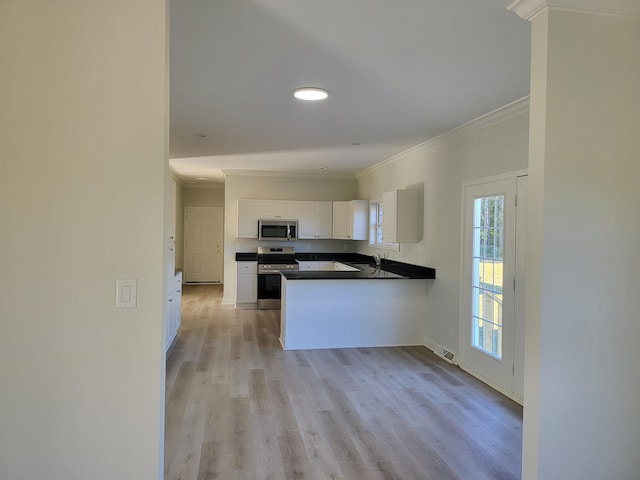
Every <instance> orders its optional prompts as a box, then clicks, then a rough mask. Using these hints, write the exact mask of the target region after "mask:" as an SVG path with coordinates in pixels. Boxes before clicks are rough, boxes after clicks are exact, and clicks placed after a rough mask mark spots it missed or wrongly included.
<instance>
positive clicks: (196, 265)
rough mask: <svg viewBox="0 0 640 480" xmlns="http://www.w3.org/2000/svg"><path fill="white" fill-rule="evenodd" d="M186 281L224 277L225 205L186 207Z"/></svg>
mask: <svg viewBox="0 0 640 480" xmlns="http://www.w3.org/2000/svg"><path fill="white" fill-rule="evenodd" d="M184 219H185V220H184V225H185V226H184V281H185V283H219V282H220V281H221V279H222V242H223V228H224V227H223V226H224V211H223V208H222V207H185V209H184Z"/></svg>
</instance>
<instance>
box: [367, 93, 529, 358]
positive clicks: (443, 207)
mask: <svg viewBox="0 0 640 480" xmlns="http://www.w3.org/2000/svg"><path fill="white" fill-rule="evenodd" d="M526 107H527V101H526V99H525V100H522V101H519V102H516V103H515V104H513V105H511V106H508V107H505V109H503V110H502V111H498V112H495V113H493V114H491V115H489V116H487V117H485V118H482V119H479V120H478V121H476V122H471V124H469V125H466V126H464V127H461V128H460V129H459V130H458V131H457V132H455V131H454V132H450V133H449V134H447V135H445V136H444V137H443V138H441V139H438V140H436V141H433V142H431V143H428V144H426V145H425V146H424V148H418V149H414V150H413V151H409V152H407V153H405V154H402V155H399V156H398V157H396V158H395V159H393V160H392V161H389V162H388V163H386V164H383V165H382V166H380V167H376V168H373V169H369V170H368V171H365V172H364V173H363V174H362V175H360V176H359V178H358V197H361V198H370V199H380V198H381V197H382V193H383V192H386V191H390V190H393V189H402V188H406V187H411V188H417V189H420V190H422V195H421V197H422V198H423V200H424V204H423V206H422V208H421V209H420V211H422V213H423V219H422V221H423V225H424V235H423V239H422V241H420V242H419V243H417V244H402V245H401V246H400V251H399V252H393V251H386V250H376V249H372V248H370V247H369V246H368V244H366V243H365V242H361V243H360V250H359V251H360V252H361V253H367V254H373V253H374V252H375V253H380V254H381V255H385V254H386V256H387V258H392V259H394V260H398V261H402V262H407V263H412V264H416V265H422V266H428V267H433V268H435V269H436V276H437V278H436V280H435V281H433V282H432V285H431V288H430V290H429V294H428V295H429V298H428V307H427V312H428V313H427V324H428V333H427V335H428V337H429V339H430V340H432V341H434V342H436V343H438V344H440V345H442V346H444V347H446V348H447V349H449V350H451V351H454V352H457V351H458V322H459V301H460V237H461V232H460V228H461V224H462V219H461V216H462V206H461V195H462V182H464V181H466V180H472V179H476V178H482V177H486V176H490V175H497V174H501V173H506V172H511V171H516V170H521V169H525V168H527V151H528V110H527V108H526ZM474 126H475V127H476V128H474ZM459 134H460V135H459Z"/></svg>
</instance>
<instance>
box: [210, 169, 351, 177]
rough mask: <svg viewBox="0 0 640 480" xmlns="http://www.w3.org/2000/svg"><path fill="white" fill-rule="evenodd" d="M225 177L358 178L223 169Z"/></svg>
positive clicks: (333, 174) (324, 174)
mask: <svg viewBox="0 0 640 480" xmlns="http://www.w3.org/2000/svg"><path fill="white" fill-rule="evenodd" d="M222 173H223V174H224V176H225V177H232V176H238V177H278V178H321V179H331V180H353V179H355V178H356V176H355V174H353V173H339V172H317V173H316V172H286V171H266V170H230V169H226V168H225V169H222Z"/></svg>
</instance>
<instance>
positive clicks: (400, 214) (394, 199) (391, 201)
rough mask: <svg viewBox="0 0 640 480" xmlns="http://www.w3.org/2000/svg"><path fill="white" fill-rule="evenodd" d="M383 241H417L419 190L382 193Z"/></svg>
mask: <svg viewBox="0 0 640 480" xmlns="http://www.w3.org/2000/svg"><path fill="white" fill-rule="evenodd" d="M382 211H383V212H384V216H383V220H382V241H383V242H388V243H417V242H418V241H419V240H420V239H419V235H418V191H417V190H393V191H392V192H386V193H383V194H382Z"/></svg>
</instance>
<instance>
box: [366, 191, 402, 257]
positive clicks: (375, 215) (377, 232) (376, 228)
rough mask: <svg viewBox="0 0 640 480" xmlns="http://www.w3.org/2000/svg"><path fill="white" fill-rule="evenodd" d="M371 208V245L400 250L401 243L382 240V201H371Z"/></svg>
mask: <svg viewBox="0 0 640 480" xmlns="http://www.w3.org/2000/svg"><path fill="white" fill-rule="evenodd" d="M369 208H370V217H369V245H370V246H372V247H375V248H384V249H387V250H400V244H398V243H390V242H383V241H382V220H383V209H382V202H380V201H371V202H370V203H369Z"/></svg>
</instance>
